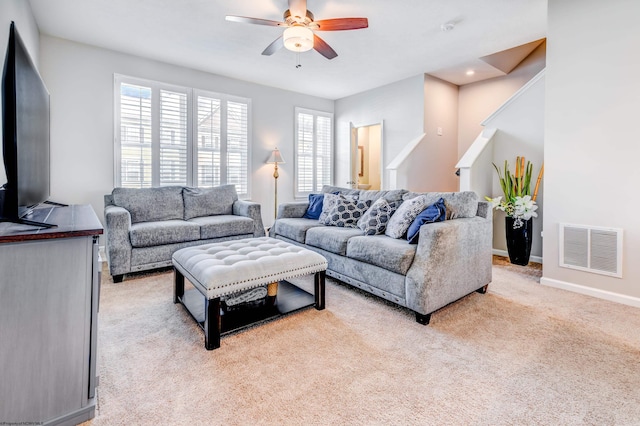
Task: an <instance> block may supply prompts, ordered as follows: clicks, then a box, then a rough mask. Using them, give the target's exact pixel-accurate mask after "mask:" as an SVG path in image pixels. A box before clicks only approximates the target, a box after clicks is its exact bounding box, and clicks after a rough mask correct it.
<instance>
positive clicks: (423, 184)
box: [398, 74, 458, 192]
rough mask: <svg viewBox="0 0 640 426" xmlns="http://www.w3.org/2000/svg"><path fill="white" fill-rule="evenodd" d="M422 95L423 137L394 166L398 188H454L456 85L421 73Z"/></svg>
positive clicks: (456, 112) (456, 180)
mask: <svg viewBox="0 0 640 426" xmlns="http://www.w3.org/2000/svg"><path fill="white" fill-rule="evenodd" d="M423 94H424V101H423V102H424V124H423V129H424V133H425V137H424V139H423V141H422V142H421V143H420V144H419V145H418V146H417V147H416V148H415V149H414V150H413V152H412V153H411V155H410V156H409V158H407V160H406V161H405V162H404V163H403V164H402V165H401V166H400V167H399V168H398V187H399V188H406V189H408V190H411V191H443V192H447V191H457V190H458V177H457V176H456V175H455V171H456V169H455V165H456V161H457V140H458V86H456V85H455V84H451V83H448V82H446V81H444V80H440V79H439V78H436V77H432V76H430V75H426V74H425V75H424V86H423ZM438 129H442V134H441V135H439V134H438Z"/></svg>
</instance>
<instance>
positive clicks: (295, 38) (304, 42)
mask: <svg viewBox="0 0 640 426" xmlns="http://www.w3.org/2000/svg"><path fill="white" fill-rule="evenodd" d="M288 1H289V9H287V10H286V11H285V12H284V17H283V21H284V22H278V21H272V20H269V19H259V18H248V17H246V16H234V15H227V17H226V19H227V21H233V22H244V23H248V24H257V25H268V26H272V27H284V28H286V30H284V32H283V33H282V35H281V36H280V37H278V38H277V39H275V40H274V41H273V43H271V44H270V45H269V46H267V48H266V49H264V51H263V52H262V54H263V55H273V54H274V53H275V52H277V51H278V50H280V49H281V48H283V47H286V48H287V49H289V50H292V51H294V52H306V51H307V50H310V49H315V50H316V51H317V52H318V53H320V54H321V55H322V56H324V57H325V58H327V59H333V58H335V57H336V56H338V54H337V53H336V51H335V50H333V49H332V48H331V46H329V45H328V44H327V43H326V42H325V41H324V40H323V39H321V38H320V37H318V36H317V35H316V34H315V33H314V31H344V30H357V29H360V28H367V27H368V26H369V21H368V20H367V18H336V19H322V20H320V21H315V20H314V18H313V13H311V12H310V11H309V10H308V9H307V0H288Z"/></svg>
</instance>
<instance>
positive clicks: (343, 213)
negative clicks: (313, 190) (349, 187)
mask: <svg viewBox="0 0 640 426" xmlns="http://www.w3.org/2000/svg"><path fill="white" fill-rule="evenodd" d="M326 203H327V199H326V197H325V201H324V204H326ZM369 206H371V200H366V201H361V200H358V199H354V198H347V197H345V196H344V195H338V196H337V199H336V200H335V202H334V203H333V206H332V208H331V210H329V211H328V212H327V216H326V217H325V218H324V220H322V218H321V219H320V223H322V224H323V225H329V226H339V227H341V228H357V227H358V220H359V219H360V218H361V217H362V215H363V214H364V213H365V212H366V211H367V209H368V208H369ZM323 213H324V209H323Z"/></svg>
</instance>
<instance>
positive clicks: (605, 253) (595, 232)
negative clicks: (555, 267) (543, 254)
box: [559, 223, 622, 278]
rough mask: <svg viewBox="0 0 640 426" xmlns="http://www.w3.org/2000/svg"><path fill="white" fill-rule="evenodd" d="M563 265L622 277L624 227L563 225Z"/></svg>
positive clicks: (561, 239)
mask: <svg viewBox="0 0 640 426" xmlns="http://www.w3.org/2000/svg"><path fill="white" fill-rule="evenodd" d="M559 241H560V266H562V267H565V268H571V269H578V270H581V271H587V272H593V273H596V274H603V275H609V276H612V277H618V278H622V229H619V228H602V227H595V226H585V225H572V224H568V223H561V224H560V238H559Z"/></svg>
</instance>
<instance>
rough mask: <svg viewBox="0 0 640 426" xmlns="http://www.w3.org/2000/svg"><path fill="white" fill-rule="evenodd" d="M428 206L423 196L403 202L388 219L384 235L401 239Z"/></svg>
mask: <svg viewBox="0 0 640 426" xmlns="http://www.w3.org/2000/svg"><path fill="white" fill-rule="evenodd" d="M428 205H429V201H428V199H427V197H426V196H424V195H420V196H418V197H415V198H412V199H410V200H407V201H405V202H403V203H402V204H401V205H400V207H398V210H397V211H396V212H395V214H394V215H393V216H391V219H389V223H388V224H387V229H386V230H385V231H384V234H385V235H387V236H389V237H391V238H402V237H403V236H404V234H405V233H406V232H407V229H409V226H410V225H411V224H412V223H413V221H414V220H415V219H416V217H417V216H418V214H420V212H421V211H422V210H424V209H426V208H427V206H428Z"/></svg>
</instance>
